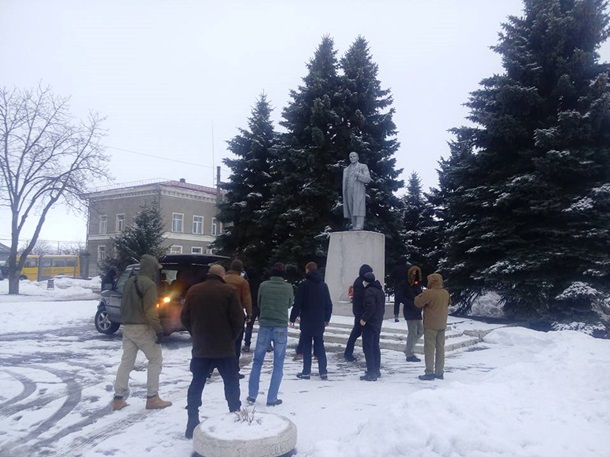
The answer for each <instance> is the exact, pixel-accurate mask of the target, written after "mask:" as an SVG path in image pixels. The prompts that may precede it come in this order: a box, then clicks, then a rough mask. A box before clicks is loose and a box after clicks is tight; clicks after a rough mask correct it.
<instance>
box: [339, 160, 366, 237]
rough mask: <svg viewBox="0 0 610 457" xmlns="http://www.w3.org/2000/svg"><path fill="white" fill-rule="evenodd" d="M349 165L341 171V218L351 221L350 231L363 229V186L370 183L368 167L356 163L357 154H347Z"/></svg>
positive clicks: (364, 206)
mask: <svg viewBox="0 0 610 457" xmlns="http://www.w3.org/2000/svg"><path fill="white" fill-rule="evenodd" d="M349 160H350V162H351V163H350V164H349V165H348V166H347V167H345V168H344V169H343V217H344V218H346V219H351V230H362V229H363V228H364V216H365V214H366V188H365V184H368V183H369V182H371V175H370V173H369V167H367V166H366V165H365V164H363V163H360V162H358V154H357V153H356V152H354V151H352V152H350V153H349Z"/></svg>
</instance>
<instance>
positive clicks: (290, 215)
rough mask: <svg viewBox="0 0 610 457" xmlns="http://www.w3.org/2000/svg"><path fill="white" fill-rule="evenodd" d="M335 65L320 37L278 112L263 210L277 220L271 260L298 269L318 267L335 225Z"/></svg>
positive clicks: (337, 90) (337, 88) (337, 179)
mask: <svg viewBox="0 0 610 457" xmlns="http://www.w3.org/2000/svg"><path fill="white" fill-rule="evenodd" d="M337 65H338V63H337V57H336V51H335V49H334V42H333V40H332V38H330V37H328V36H325V37H323V39H322V42H321V43H320V45H319V46H318V48H317V50H316V52H315V54H314V56H313V58H312V59H311V60H310V61H309V63H308V64H307V69H308V74H307V75H306V76H305V77H304V78H303V85H302V86H299V88H298V89H297V90H296V91H295V90H292V91H291V92H290V98H291V101H290V103H289V104H288V106H287V107H286V108H285V109H284V111H283V114H282V115H283V120H282V121H281V122H280V124H281V125H282V126H283V127H284V128H285V129H286V133H285V134H283V135H282V146H281V147H280V148H278V159H279V160H280V163H281V165H280V168H281V173H280V175H281V178H280V179H278V180H276V181H275V182H274V183H273V185H272V188H273V192H272V193H273V196H272V199H271V200H270V202H269V205H268V207H267V208H266V211H267V214H268V217H270V218H274V219H275V220H276V221H277V224H276V225H275V227H274V230H273V241H274V250H273V258H274V260H281V261H283V262H290V263H294V264H296V265H299V266H304V265H305V263H307V262H308V261H310V260H315V261H318V262H321V263H324V258H325V256H326V237H325V236H324V233H325V232H328V231H329V230H330V229H332V228H335V229H336V228H337V226H338V216H337V215H338V214H339V211H338V210H337V209H336V208H335V207H336V205H337V202H338V199H339V191H340V189H341V167H340V164H339V157H341V158H343V157H342V156H343V155H345V152H344V151H341V150H339V145H338V143H337V141H336V140H337V138H336V136H337V132H338V131H339V129H340V127H341V121H342V119H341V117H340V115H339V114H337V111H336V108H337V106H338V104H339V103H340V102H341V89H340V80H339V76H338V74H337ZM333 214H334V217H333Z"/></svg>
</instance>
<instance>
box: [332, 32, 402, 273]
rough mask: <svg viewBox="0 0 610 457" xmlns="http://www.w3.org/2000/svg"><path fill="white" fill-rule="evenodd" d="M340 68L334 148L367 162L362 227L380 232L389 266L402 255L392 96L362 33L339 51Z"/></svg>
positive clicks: (345, 161)
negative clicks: (383, 85)
mask: <svg viewBox="0 0 610 457" xmlns="http://www.w3.org/2000/svg"><path fill="white" fill-rule="evenodd" d="M341 69H342V70H343V74H342V76H341V86H342V97H343V103H342V104H341V106H340V108H339V112H340V114H341V117H342V118H343V126H342V129H341V131H340V134H339V135H338V136H337V140H338V142H339V145H340V147H339V149H340V150H341V151H356V152H357V153H358V154H359V157H360V161H361V162H362V163H366V164H367V165H368V167H369V171H370V172H371V178H372V181H371V183H370V184H368V185H367V201H366V204H367V206H366V212H367V215H366V221H365V229H367V230H372V231H377V232H380V233H383V234H385V235H386V264H387V265H393V264H395V263H396V262H397V261H398V260H399V259H400V258H401V257H403V256H404V255H405V247H404V244H403V243H402V239H401V236H400V229H401V225H402V224H401V214H402V204H401V201H400V199H399V198H398V197H396V195H395V192H396V191H398V190H399V189H400V188H402V187H403V186H404V182H403V181H402V180H399V179H398V177H399V175H400V173H401V172H402V170H400V169H398V170H397V169H396V159H395V158H394V155H395V154H396V152H397V151H398V148H399V146H400V145H399V143H398V140H397V139H396V124H395V123H394V120H393V115H394V112H395V109H394V108H393V107H392V103H393V100H392V96H391V93H390V90H389V89H382V88H381V82H380V81H379V79H378V73H379V68H378V65H377V64H376V63H375V62H373V58H372V56H371V52H370V50H369V44H368V42H367V41H366V39H364V38H363V37H361V36H359V37H358V38H356V40H355V41H354V42H353V43H352V45H351V46H350V48H349V49H348V51H347V52H346V53H345V55H344V56H343V58H342V59H341ZM340 159H342V166H345V165H348V164H349V161H348V160H347V153H345V152H344V153H343V154H342V157H340ZM388 270H389V269H388Z"/></svg>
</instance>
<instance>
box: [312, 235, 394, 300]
mask: <svg viewBox="0 0 610 457" xmlns="http://www.w3.org/2000/svg"><path fill="white" fill-rule="evenodd" d="M365 263H366V264H368V265H370V266H371V267H372V268H373V273H375V277H376V278H377V279H378V280H379V282H380V283H381V285H382V286H383V284H384V276H385V235H383V234H382V233H377V232H367V231H364V230H355V231H351V232H333V233H331V234H330V243H329V245H328V257H327V261H326V273H325V276H324V281H325V282H326V284H328V288H329V290H330V298H331V299H332V301H333V303H339V302H349V301H350V299H349V295H348V290H349V286H351V285H353V284H354V280H355V279H356V278H357V277H358V270H359V269H360V266H361V265H362V264H365Z"/></svg>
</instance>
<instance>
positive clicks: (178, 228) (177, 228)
mask: <svg viewBox="0 0 610 457" xmlns="http://www.w3.org/2000/svg"><path fill="white" fill-rule="evenodd" d="M183 219H184V214H181V213H172V232H177V233H182V232H183V229H182V221H183ZM180 252H182V251H180Z"/></svg>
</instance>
